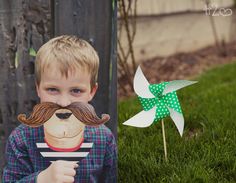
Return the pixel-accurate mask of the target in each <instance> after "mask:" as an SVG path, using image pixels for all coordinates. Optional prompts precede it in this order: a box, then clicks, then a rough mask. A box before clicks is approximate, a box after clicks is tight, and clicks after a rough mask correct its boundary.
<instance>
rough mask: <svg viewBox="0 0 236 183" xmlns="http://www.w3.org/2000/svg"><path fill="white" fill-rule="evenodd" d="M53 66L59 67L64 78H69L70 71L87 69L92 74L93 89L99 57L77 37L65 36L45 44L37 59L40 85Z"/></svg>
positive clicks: (36, 66) (37, 75) (37, 80)
mask: <svg viewBox="0 0 236 183" xmlns="http://www.w3.org/2000/svg"><path fill="white" fill-rule="evenodd" d="M51 65H57V66H58V68H59V72H60V73H61V74H62V76H66V77H68V71H72V72H75V71H76V69H77V68H78V69H83V70H84V69H86V71H88V72H89V73H90V76H91V80H90V84H91V89H92V87H94V85H95V84H96V82H97V75H98V67H99V57H98V55H97V52H96V51H95V50H94V48H93V47H92V46H91V45H90V44H89V43H88V42H87V41H85V40H83V39H79V38H78V37H76V36H69V35H63V36H59V37H55V38H53V39H51V40H49V41H48V42H47V43H45V44H44V45H43V46H42V47H41V48H40V49H39V50H38V53H37V55H36V59H35V77H36V82H37V85H39V84H40V81H41V75H42V73H43V72H44V71H45V69H47V68H48V67H49V66H51Z"/></svg>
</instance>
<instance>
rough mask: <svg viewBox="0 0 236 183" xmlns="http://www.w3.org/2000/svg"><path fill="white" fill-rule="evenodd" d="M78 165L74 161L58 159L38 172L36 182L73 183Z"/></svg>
mask: <svg viewBox="0 0 236 183" xmlns="http://www.w3.org/2000/svg"><path fill="white" fill-rule="evenodd" d="M78 166H79V165H78V164H76V162H69V161H62V160H58V161H55V162H53V163H52V164H51V165H50V166H49V167H48V168H47V169H45V170H43V171H42V172H40V173H39V175H38V177H37V183H73V182H74V176H75V174H76V171H75V170H74V169H75V168H77V167H78Z"/></svg>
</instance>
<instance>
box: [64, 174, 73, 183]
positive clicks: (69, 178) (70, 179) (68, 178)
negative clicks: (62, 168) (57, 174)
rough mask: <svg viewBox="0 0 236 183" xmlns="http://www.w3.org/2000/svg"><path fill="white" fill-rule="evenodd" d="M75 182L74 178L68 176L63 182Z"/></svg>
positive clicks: (65, 176)
mask: <svg viewBox="0 0 236 183" xmlns="http://www.w3.org/2000/svg"><path fill="white" fill-rule="evenodd" d="M74 181H75V179H74V177H72V176H67V175H64V176H63V181H62V182H64V183H74Z"/></svg>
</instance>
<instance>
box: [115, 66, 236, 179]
mask: <svg viewBox="0 0 236 183" xmlns="http://www.w3.org/2000/svg"><path fill="white" fill-rule="evenodd" d="M195 80H198V81H199V82H198V83H197V84H195V85H192V86H189V87H186V88H184V89H182V90H179V91H178V97H179V100H180V103H181V107H182V110H183V113H184V118H185V128H184V134H183V137H182V138H181V137H180V136H179V134H178V131H177V129H176V127H175V126H174V123H173V122H172V121H171V119H170V118H166V119H165V129H166V138H167V151H168V160H169V161H168V162H165V161H164V151H163V140H162V132H161V123H160V122H158V123H157V124H154V125H152V126H150V127H148V128H135V127H130V126H124V125H122V122H124V121H126V120H127V119H129V118H130V117H132V116H133V115H135V114H136V113H138V112H139V111H141V110H142V108H141V105H140V103H139V101H138V99H137V98H136V97H133V98H129V99H127V100H124V101H120V102H119V106H118V109H119V113H118V114H119V126H118V137H119V138H118V147H119V161H118V167H119V172H118V175H119V178H118V179H119V182H121V183H132V182H135V183H139V182H140V183H145V182H150V183H155V182H171V183H172V182H174V183H178V182H181V183H190V182H197V183H201V182H207V183H208V182H210V183H211V182H212V183H215V182H224V183H225V182H236V64H235V63H234V64H230V65H225V66H223V67H217V68H215V69H213V70H210V71H208V72H206V73H204V74H202V75H201V76H199V77H198V78H195Z"/></svg>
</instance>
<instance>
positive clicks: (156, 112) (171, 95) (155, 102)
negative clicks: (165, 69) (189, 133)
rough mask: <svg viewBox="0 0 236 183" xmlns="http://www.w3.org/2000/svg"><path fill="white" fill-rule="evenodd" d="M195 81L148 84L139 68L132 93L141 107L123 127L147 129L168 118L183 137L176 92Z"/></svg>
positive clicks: (181, 118) (182, 122)
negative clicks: (133, 92) (135, 95)
mask: <svg viewBox="0 0 236 183" xmlns="http://www.w3.org/2000/svg"><path fill="white" fill-rule="evenodd" d="M196 82H197V81H187V80H174V81H170V82H162V83H160V84H149V82H148V81H147V79H146V78H145V76H144V74H143V72H142V70H141V68H140V66H139V67H138V69H137V71H136V73H135V76H134V84H133V85H134V91H135V93H136V94H137V95H138V98H139V100H140V102H141V105H142V107H143V111H141V112H139V113H138V114H136V115H135V116H133V117H132V118H130V119H129V120H127V121H125V122H124V123H123V124H124V125H129V126H134V127H140V128H144V127H148V126H150V125H151V124H152V123H153V122H157V121H160V120H161V119H163V118H165V117H167V116H170V117H171V119H172V120H173V121H174V123H175V125H176V127H177V129H178V131H179V133H180V135H181V136H182V135H183V129H184V117H183V113H182V110H181V106H180V103H179V100H178V97H177V94H176V91H177V90H179V89H181V88H184V87H186V86H189V85H192V84H194V83H196Z"/></svg>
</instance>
